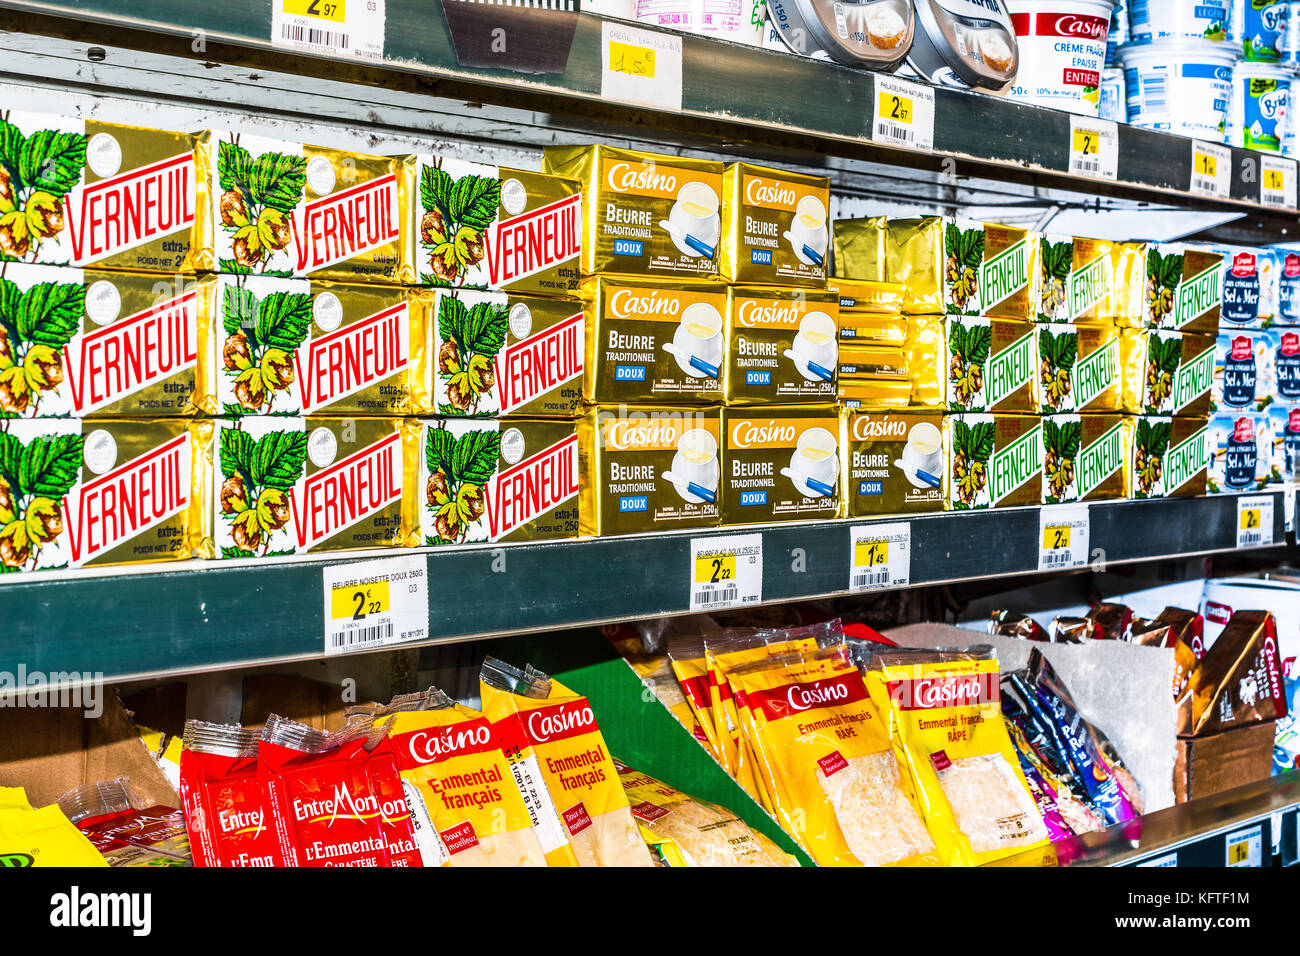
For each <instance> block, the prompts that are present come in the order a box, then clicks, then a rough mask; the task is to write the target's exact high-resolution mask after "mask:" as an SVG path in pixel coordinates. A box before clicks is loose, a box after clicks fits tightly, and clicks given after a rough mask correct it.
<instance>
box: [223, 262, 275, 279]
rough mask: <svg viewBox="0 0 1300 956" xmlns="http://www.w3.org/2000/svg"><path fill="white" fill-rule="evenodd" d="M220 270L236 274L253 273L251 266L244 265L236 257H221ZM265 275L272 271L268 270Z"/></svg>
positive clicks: (245, 274)
mask: <svg viewBox="0 0 1300 956" xmlns="http://www.w3.org/2000/svg"><path fill="white" fill-rule="evenodd" d="M221 271H222V272H224V273H226V274H228V275H237V276H250V275H252V274H253V269H252V267H251V266H246V265H244V264H243V263H242V262H240V261H238V260H237V259H222V260H221ZM266 275H272V273H270V272H268V273H266Z"/></svg>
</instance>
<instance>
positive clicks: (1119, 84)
mask: <svg viewBox="0 0 1300 956" xmlns="http://www.w3.org/2000/svg"><path fill="white" fill-rule="evenodd" d="M1097 115H1098V116H1100V117H1101V118H1102V119H1104V120H1111V121H1112V122H1115V123H1127V122H1128V105H1127V103H1126V102H1125V99H1124V71H1123V70H1122V69H1120V68H1119V67H1117V66H1108V67H1106V69H1104V70H1102V71H1101V100H1100V101H1099V102H1098V104H1097Z"/></svg>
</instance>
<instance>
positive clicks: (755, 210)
mask: <svg viewBox="0 0 1300 956" xmlns="http://www.w3.org/2000/svg"><path fill="white" fill-rule="evenodd" d="M722 195H723V202H722V207H723V209H724V210H726V214H727V215H726V222H724V223H723V228H722V248H721V262H720V266H719V272H720V274H721V275H722V278H724V279H726V280H727V281H728V282H735V283H743V284H748V285H767V286H773V285H775V286H795V287H798V288H805V289H824V288H826V274H827V269H826V253H827V251H828V249H827V246H828V245H829V239H830V236H829V233H828V229H827V215H828V213H827V210H829V209H830V202H831V181H830V180H829V179H827V178H826V177H825V176H804V175H801V174H799V173H791V172H784V171H782V170H779V169H769V168H768V167H766V166H753V165H751V164H749V163H729V164H728V165H727V167H726V169H725V171H724V172H723V174H722Z"/></svg>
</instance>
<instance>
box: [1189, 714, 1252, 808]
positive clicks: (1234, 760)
mask: <svg viewBox="0 0 1300 956" xmlns="http://www.w3.org/2000/svg"><path fill="white" fill-rule="evenodd" d="M1273 725H1274V722H1273V721H1271V720H1270V721H1266V722H1265V723H1262V724H1251V725H1250V726H1247V727H1238V728H1235V729H1233V730H1225V731H1223V733H1219V734H1211V735H1210V736H1208V737H1182V738H1179V740H1178V753H1177V755H1176V757H1175V759H1174V798H1175V799H1176V800H1177V801H1178V802H1179V803H1186V802H1187V801H1188V800H1195V799H1196V798H1197V797H1208V796H1209V795H1210V794H1213V793H1220V792H1222V791H1224V790H1231V789H1232V788H1233V787H1240V786H1243V785H1244V784H1247V783H1252V782H1254V781H1256V780H1263V779H1264V778H1265V777H1267V776H1268V775H1269V772H1270V770H1271V768H1272V761H1273V729H1274V727H1273Z"/></svg>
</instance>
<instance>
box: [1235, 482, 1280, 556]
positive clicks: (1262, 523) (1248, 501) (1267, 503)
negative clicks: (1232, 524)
mask: <svg viewBox="0 0 1300 956" xmlns="http://www.w3.org/2000/svg"><path fill="white" fill-rule="evenodd" d="M1272 543H1273V496H1272V495H1242V496H1241V497H1240V498H1238V499H1237V547H1239V548H1266V547H1268V546H1269V545H1271V544H1272Z"/></svg>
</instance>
